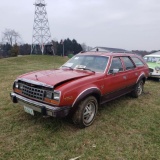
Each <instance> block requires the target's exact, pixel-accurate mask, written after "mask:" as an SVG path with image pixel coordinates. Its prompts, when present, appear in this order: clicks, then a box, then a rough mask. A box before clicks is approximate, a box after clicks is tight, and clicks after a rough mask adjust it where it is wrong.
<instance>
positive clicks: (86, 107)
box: [72, 96, 98, 128]
mask: <svg viewBox="0 0 160 160" xmlns="http://www.w3.org/2000/svg"><path fill="white" fill-rule="evenodd" d="M97 110H98V102H97V99H96V98H95V97H93V96H90V97H87V98H86V99H84V100H83V101H82V102H81V103H80V104H79V105H78V108H77V110H76V111H75V113H74V115H73V117H72V120H73V122H74V123H75V124H76V125H77V126H78V127H80V128H85V127H88V126H90V125H91V124H92V123H93V121H94V119H95V116H96V114H97Z"/></svg>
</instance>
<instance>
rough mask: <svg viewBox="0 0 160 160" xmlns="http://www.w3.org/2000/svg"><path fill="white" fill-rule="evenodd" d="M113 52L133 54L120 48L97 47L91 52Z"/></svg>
mask: <svg viewBox="0 0 160 160" xmlns="http://www.w3.org/2000/svg"><path fill="white" fill-rule="evenodd" d="M98 51H100V52H111V53H132V54H134V53H133V52H131V51H127V50H125V49H120V48H108V47H95V48H93V49H91V50H90V52H98Z"/></svg>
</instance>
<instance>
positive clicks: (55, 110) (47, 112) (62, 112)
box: [10, 92, 71, 117]
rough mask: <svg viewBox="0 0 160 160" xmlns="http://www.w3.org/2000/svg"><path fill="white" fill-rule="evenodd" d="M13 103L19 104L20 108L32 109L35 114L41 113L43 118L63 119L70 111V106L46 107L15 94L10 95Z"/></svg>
mask: <svg viewBox="0 0 160 160" xmlns="http://www.w3.org/2000/svg"><path fill="white" fill-rule="evenodd" d="M10 96H11V99H12V102H13V103H19V104H21V105H22V106H27V107H29V108H31V109H33V110H34V111H36V112H40V113H42V115H43V116H52V117H65V116H67V115H68V113H69V111H70V108H71V107H70V106H63V107H56V106H51V105H47V104H44V103H41V102H37V101H34V100H31V99H28V98H25V97H23V96H21V95H19V94H16V93H13V92H12V93H10Z"/></svg>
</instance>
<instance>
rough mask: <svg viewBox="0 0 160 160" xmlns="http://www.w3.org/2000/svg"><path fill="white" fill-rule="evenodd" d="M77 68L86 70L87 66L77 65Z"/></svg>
mask: <svg viewBox="0 0 160 160" xmlns="http://www.w3.org/2000/svg"><path fill="white" fill-rule="evenodd" d="M75 68H76V69H83V68H86V66H84V65H76V67H75Z"/></svg>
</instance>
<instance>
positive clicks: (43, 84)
mask: <svg viewBox="0 0 160 160" xmlns="http://www.w3.org/2000/svg"><path fill="white" fill-rule="evenodd" d="M16 81H23V82H27V83H31V84H35V85H39V86H43V87H48V88H52V89H53V88H54V86H51V85H48V84H46V83H43V82H37V81H34V80H30V79H26V78H18V79H17V80H16Z"/></svg>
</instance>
